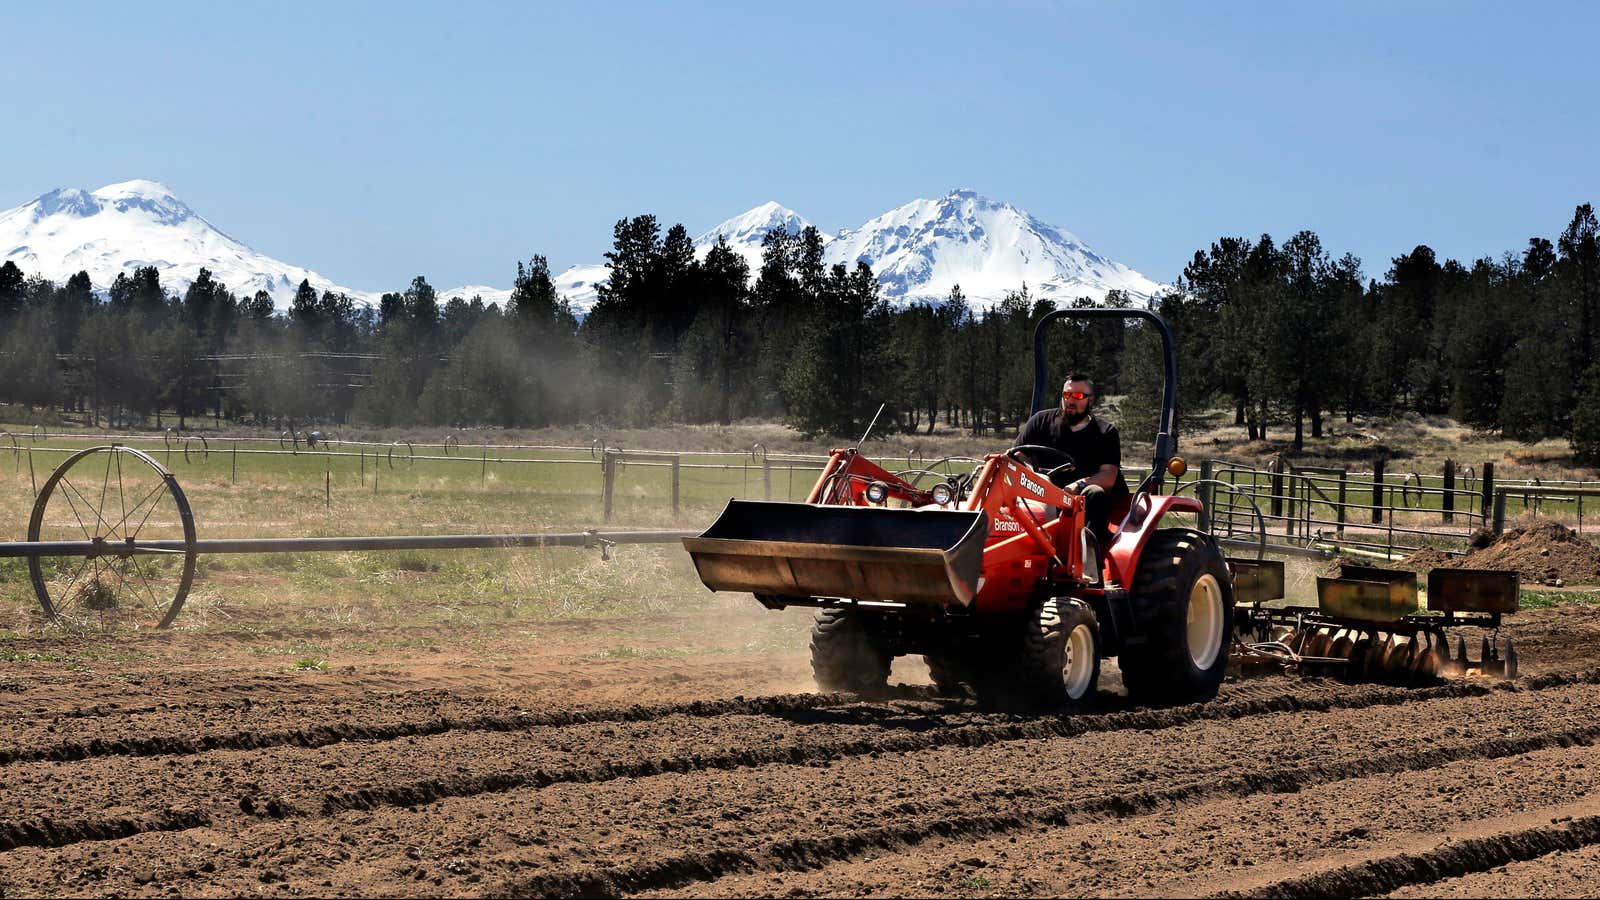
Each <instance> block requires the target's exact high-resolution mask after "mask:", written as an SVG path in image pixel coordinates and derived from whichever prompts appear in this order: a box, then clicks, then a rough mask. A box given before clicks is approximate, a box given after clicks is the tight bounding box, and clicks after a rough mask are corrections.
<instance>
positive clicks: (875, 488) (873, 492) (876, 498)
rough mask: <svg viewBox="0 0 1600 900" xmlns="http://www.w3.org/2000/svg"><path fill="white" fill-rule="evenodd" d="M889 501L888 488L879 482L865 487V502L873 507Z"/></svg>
mask: <svg viewBox="0 0 1600 900" xmlns="http://www.w3.org/2000/svg"><path fill="white" fill-rule="evenodd" d="M887 499H889V486H888V485H887V484H884V483H883V482H881V481H874V482H873V483H871V484H869V485H867V502H868V503H871V504H873V505H877V504H879V503H882V502H883V501H885V500H887Z"/></svg>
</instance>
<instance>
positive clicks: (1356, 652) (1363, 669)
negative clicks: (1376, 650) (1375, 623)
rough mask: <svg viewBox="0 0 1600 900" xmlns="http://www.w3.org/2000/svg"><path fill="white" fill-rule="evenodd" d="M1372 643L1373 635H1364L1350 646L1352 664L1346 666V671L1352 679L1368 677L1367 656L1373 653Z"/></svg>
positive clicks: (1363, 679)
mask: <svg viewBox="0 0 1600 900" xmlns="http://www.w3.org/2000/svg"><path fill="white" fill-rule="evenodd" d="M1372 644H1373V640H1372V636H1371V635H1362V636H1361V638H1360V639H1358V640H1357V641H1356V642H1355V646H1353V647H1351V648H1350V665H1348V666H1346V667H1345V672H1346V673H1347V675H1348V677H1349V678H1350V680H1351V681H1365V680H1366V679H1367V658H1368V657H1370V656H1371V655H1372Z"/></svg>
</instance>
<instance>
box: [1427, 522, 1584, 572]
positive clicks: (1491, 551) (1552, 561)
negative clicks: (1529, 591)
mask: <svg viewBox="0 0 1600 900" xmlns="http://www.w3.org/2000/svg"><path fill="white" fill-rule="evenodd" d="M1459 565H1460V566H1461V567H1462V568H1466V569H1493V570H1495V571H1501V572H1519V573H1521V575H1522V577H1523V580H1524V581H1530V582H1541V583H1554V582H1557V581H1560V582H1563V583H1565V582H1580V583H1594V582H1600V547H1596V546H1595V545H1594V544H1591V543H1589V542H1588V541H1587V540H1585V539H1584V538H1583V537H1582V536H1581V535H1579V534H1578V533H1577V532H1575V531H1573V530H1572V529H1570V528H1568V527H1566V526H1565V525H1562V524H1561V523H1559V522H1539V523H1537V524H1534V525H1527V526H1523V527H1520V528H1513V529H1511V530H1510V531H1507V532H1505V533H1504V534H1502V535H1500V536H1499V537H1497V538H1495V539H1494V540H1492V541H1490V542H1489V543H1488V545H1487V546H1484V547H1480V548H1479V549H1477V550H1474V551H1472V552H1471V553H1469V554H1467V556H1466V558H1465V559H1463V560H1461V562H1460V563H1459Z"/></svg>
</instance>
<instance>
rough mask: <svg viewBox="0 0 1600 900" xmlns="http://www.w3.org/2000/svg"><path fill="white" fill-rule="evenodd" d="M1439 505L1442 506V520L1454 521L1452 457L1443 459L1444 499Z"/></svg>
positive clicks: (1454, 471) (1454, 493) (1453, 463)
mask: <svg viewBox="0 0 1600 900" xmlns="http://www.w3.org/2000/svg"><path fill="white" fill-rule="evenodd" d="M1441 505H1442V506H1443V507H1444V520H1445V521H1446V522H1454V521H1455V520H1456V461H1455V460H1453V459H1447V460H1445V461H1444V499H1443V502H1442V504H1441Z"/></svg>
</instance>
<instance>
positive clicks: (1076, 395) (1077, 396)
mask: <svg viewBox="0 0 1600 900" xmlns="http://www.w3.org/2000/svg"><path fill="white" fill-rule="evenodd" d="M1061 396H1062V397H1064V398H1065V399H1067V400H1087V399H1088V398H1090V397H1093V396H1094V395H1093V394H1090V393H1087V392H1085V391H1062V392H1061Z"/></svg>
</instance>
